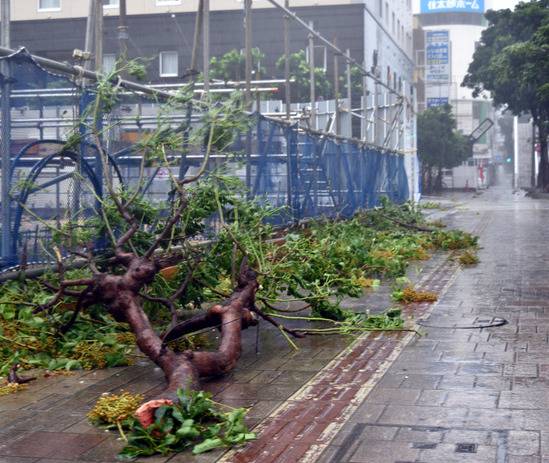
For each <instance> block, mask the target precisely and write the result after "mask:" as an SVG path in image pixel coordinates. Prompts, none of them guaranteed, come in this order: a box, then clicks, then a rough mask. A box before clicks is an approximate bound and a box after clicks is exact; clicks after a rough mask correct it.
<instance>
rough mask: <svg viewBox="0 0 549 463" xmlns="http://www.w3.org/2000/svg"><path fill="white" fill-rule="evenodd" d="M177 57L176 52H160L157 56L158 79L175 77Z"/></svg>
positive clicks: (177, 63)
mask: <svg viewBox="0 0 549 463" xmlns="http://www.w3.org/2000/svg"><path fill="white" fill-rule="evenodd" d="M178 70H179V55H178V53H177V52H176V51H162V52H160V55H159V74H160V77H177V76H178V74H179V72H178Z"/></svg>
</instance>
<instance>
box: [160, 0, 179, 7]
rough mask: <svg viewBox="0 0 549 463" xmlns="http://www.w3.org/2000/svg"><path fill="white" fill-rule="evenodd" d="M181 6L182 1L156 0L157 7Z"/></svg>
mask: <svg viewBox="0 0 549 463" xmlns="http://www.w3.org/2000/svg"><path fill="white" fill-rule="evenodd" d="M172 5H181V0H156V6H172Z"/></svg>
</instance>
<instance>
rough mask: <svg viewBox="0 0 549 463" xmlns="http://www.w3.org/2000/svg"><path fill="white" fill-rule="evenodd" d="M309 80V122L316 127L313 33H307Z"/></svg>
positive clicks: (310, 24)
mask: <svg viewBox="0 0 549 463" xmlns="http://www.w3.org/2000/svg"><path fill="white" fill-rule="evenodd" d="M309 27H310V28H311V29H312V28H313V22H312V21H311V22H309ZM309 81H310V84H311V86H310V97H311V122H310V126H311V127H312V128H313V129H316V95H315V90H316V89H315V39H314V36H313V34H309Z"/></svg>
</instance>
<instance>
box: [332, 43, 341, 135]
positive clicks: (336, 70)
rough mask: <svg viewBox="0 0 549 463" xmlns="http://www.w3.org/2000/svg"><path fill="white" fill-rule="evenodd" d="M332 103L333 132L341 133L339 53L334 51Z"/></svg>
mask: <svg viewBox="0 0 549 463" xmlns="http://www.w3.org/2000/svg"><path fill="white" fill-rule="evenodd" d="M334 44H335V45H336V46H337V37H334ZM334 100H335V101H334V104H335V111H334V113H335V114H334V115H335V133H336V135H340V134H341V120H340V114H339V55H338V54H337V53H334Z"/></svg>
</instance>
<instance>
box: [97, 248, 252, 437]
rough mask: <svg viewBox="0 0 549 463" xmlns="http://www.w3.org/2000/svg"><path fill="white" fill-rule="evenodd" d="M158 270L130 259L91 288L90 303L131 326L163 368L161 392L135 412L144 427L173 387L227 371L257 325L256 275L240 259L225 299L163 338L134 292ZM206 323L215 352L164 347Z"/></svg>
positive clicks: (148, 262) (193, 384) (141, 345)
mask: <svg viewBox="0 0 549 463" xmlns="http://www.w3.org/2000/svg"><path fill="white" fill-rule="evenodd" d="M158 270H159V266H158V265H157V264H156V263H155V262H154V261H152V260H150V259H145V258H139V257H130V258H129V264H128V267H127V271H126V273H125V274H123V275H111V274H99V275H97V276H96V278H95V287H94V289H93V296H94V297H93V299H94V300H95V302H96V303H97V302H102V303H104V304H105V305H106V306H107V308H108V309H109V312H110V313H111V314H112V315H113V316H114V317H115V318H116V319H117V320H120V321H124V322H126V323H128V324H129V325H130V328H131V330H132V332H133V333H134V334H135V337H136V342H137V345H138V347H139V349H140V350H141V351H142V352H143V353H144V354H145V355H147V357H149V358H150V359H151V360H152V361H153V362H154V363H156V364H157V365H158V366H159V367H160V368H162V371H163V372H164V375H165V377H166V382H167V387H166V389H165V391H164V392H163V393H162V394H161V396H160V397H159V398H158V399H156V400H152V401H149V402H147V403H145V404H143V405H142V406H141V407H140V408H139V410H138V413H137V416H138V418H139V420H140V421H141V423H142V424H143V425H144V426H146V425H148V424H151V423H152V422H153V421H154V411H155V410H156V408H158V407H159V406H161V405H163V404H166V403H171V402H173V401H175V400H176V398H177V396H176V392H177V390H178V389H180V388H182V389H197V388H198V387H199V379H200V378H201V377H207V376H219V375H223V374H226V373H228V372H229V371H231V370H232V369H233V368H234V367H235V365H236V363H237V361H238V359H239V358H240V355H241V351H242V345H241V331H242V329H243V328H247V327H249V326H252V325H256V324H257V319H256V318H255V315H254V314H253V312H252V311H251V309H253V308H254V306H255V293H256V291H257V288H258V283H257V276H256V274H255V272H254V271H253V270H251V269H250V268H248V267H247V265H246V263H243V265H242V268H241V270H240V275H239V277H238V285H237V287H236V289H235V290H234V292H233V294H232V295H231V297H230V298H229V299H227V300H226V301H225V302H224V303H222V304H217V305H214V306H213V307H211V308H210V309H209V310H208V311H207V313H206V315H200V316H197V317H194V318H192V319H190V320H187V321H185V322H183V323H181V324H179V325H177V326H176V327H175V328H173V329H172V330H170V332H168V333H167V334H166V336H165V337H164V339H163V338H162V337H161V336H160V335H159V334H157V333H156V332H155V330H154V329H153V327H152V325H151V323H150V321H149V319H148V317H147V315H146V313H145V312H144V310H143V308H142V306H141V297H140V296H139V291H140V290H141V289H142V288H143V287H144V286H145V285H146V284H149V283H150V282H151V281H152V280H153V278H154V276H155V275H156V273H157V272H158ZM209 327H217V328H218V329H219V330H220V332H221V342H220V345H219V348H218V350H217V351H214V352H193V351H185V352H183V353H180V354H177V353H175V352H174V351H172V350H171V349H169V348H168V347H167V346H166V343H167V342H169V340H171V339H176V338H178V337H181V336H183V335H185V334H188V333H191V332H194V331H196V330H197V329H203V328H209Z"/></svg>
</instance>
